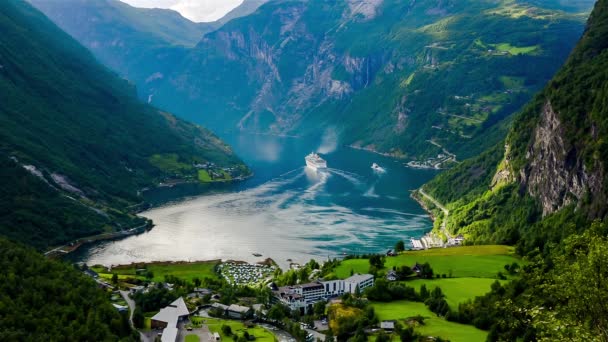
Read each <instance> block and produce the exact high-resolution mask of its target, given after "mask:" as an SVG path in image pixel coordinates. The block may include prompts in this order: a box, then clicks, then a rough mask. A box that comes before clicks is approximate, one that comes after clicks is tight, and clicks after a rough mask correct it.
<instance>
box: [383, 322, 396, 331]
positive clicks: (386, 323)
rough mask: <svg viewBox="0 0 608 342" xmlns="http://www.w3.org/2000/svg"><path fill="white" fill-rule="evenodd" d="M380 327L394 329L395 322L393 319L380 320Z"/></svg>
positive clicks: (387, 329) (388, 329)
mask: <svg viewBox="0 0 608 342" xmlns="http://www.w3.org/2000/svg"><path fill="white" fill-rule="evenodd" d="M380 329H382V330H386V331H393V330H395V322H394V321H382V322H380Z"/></svg>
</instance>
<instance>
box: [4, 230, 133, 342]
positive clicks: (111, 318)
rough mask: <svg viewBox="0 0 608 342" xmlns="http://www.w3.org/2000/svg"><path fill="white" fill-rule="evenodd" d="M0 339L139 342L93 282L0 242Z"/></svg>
mask: <svg viewBox="0 0 608 342" xmlns="http://www.w3.org/2000/svg"><path fill="white" fill-rule="evenodd" d="M0 267H2V273H1V274H0V304H2V305H0V340H2V341H33V340H39V341H65V340H71V341H90V340H92V339H94V340H96V341H139V335H138V334H137V332H135V331H134V330H132V329H131V327H130V326H129V320H128V316H127V315H128V313H125V314H120V313H118V311H117V310H116V308H114V307H113V306H112V304H110V302H109V300H108V298H107V297H106V294H105V293H104V292H103V291H100V290H99V289H98V286H97V284H96V283H95V282H94V281H93V280H92V279H91V278H85V277H84V276H83V275H82V273H81V272H79V271H77V270H75V269H74V267H73V266H70V265H67V264H62V263H59V262H56V261H52V260H48V259H46V258H44V257H43V256H41V255H39V254H38V253H36V251H34V250H33V249H31V248H27V247H23V246H21V245H18V244H15V243H12V242H9V241H7V240H6V239H4V238H1V237H0Z"/></svg>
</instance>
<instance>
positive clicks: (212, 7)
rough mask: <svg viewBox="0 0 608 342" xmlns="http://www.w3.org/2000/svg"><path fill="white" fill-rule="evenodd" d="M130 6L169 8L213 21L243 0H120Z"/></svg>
mask: <svg viewBox="0 0 608 342" xmlns="http://www.w3.org/2000/svg"><path fill="white" fill-rule="evenodd" d="M121 1H122V2H126V3H128V4H129V5H131V6H135V7H145V8H169V9H172V10H174V11H177V12H179V13H180V14H181V15H183V16H184V17H186V18H188V19H190V20H192V21H195V22H208V21H215V20H218V19H220V18H221V17H223V16H224V15H225V14H226V13H228V12H230V10H232V9H233V8H235V7H237V6H238V5H240V4H241V3H242V2H243V0H121Z"/></svg>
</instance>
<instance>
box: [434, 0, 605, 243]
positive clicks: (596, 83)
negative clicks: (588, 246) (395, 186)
mask: <svg viewBox="0 0 608 342" xmlns="http://www.w3.org/2000/svg"><path fill="white" fill-rule="evenodd" d="M607 6H608V3H607V2H606V1H598V3H597V4H596V6H595V9H594V11H593V13H592V15H591V17H590V19H589V23H588V25H587V28H586V30H585V33H584V35H583V37H582V38H581V40H580V42H579V43H578V45H577V47H576V48H575V49H574V51H573V52H572V54H571V55H570V57H569V59H568V61H567V62H566V64H565V65H564V67H563V68H562V69H561V70H560V71H559V72H558V73H557V74H556V75H555V77H554V78H553V80H551V81H550V82H549V84H548V85H547V86H546V87H545V88H544V89H543V91H541V92H540V93H539V94H538V95H537V96H536V97H535V98H534V100H533V101H531V103H529V104H528V105H527V106H526V107H525V108H524V109H523V111H522V112H521V113H519V114H518V115H517V118H516V119H515V121H514V124H513V128H512V129H511V131H510V133H509V135H508V136H507V139H506V142H505V143H503V144H500V145H501V146H497V147H495V148H494V149H493V150H491V151H489V152H488V153H486V154H484V155H482V156H481V157H477V158H475V159H473V160H470V161H467V162H464V163H462V164H461V165H459V166H458V167H456V168H455V169H453V170H450V171H448V172H445V173H443V174H441V175H439V176H438V177H436V178H435V179H434V180H433V181H431V182H430V183H428V184H426V185H425V186H424V189H425V190H426V191H427V192H428V193H430V194H432V195H433V196H435V197H436V198H437V199H438V200H439V201H440V202H443V203H448V204H447V206H448V207H449V208H450V209H451V211H450V215H449V220H448V224H447V226H448V228H449V229H450V230H452V231H453V232H463V233H466V234H469V237H470V241H474V242H496V241H501V242H507V243H516V242H519V243H520V245H521V246H522V248H523V249H522V250H531V249H533V248H534V247H541V248H544V246H545V245H547V244H548V243H551V242H559V241H561V240H562V239H563V238H565V237H566V236H568V235H570V234H572V233H576V232H580V231H582V230H583V229H585V228H586V227H587V226H588V225H589V222H590V220H593V219H604V218H605V217H606V213H607V212H608V204H607V203H608V202H607V200H606V199H607V192H608V175H607V174H606V161H608V142H607V140H606V139H607V137H608V102H607V101H608V100H607V99H608V50H607V48H608V7H607ZM503 145H504V146H503ZM505 147H506V148H505ZM463 184H464V185H467V186H462V185H463Z"/></svg>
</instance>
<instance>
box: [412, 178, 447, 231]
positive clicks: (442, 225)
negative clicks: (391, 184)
mask: <svg viewBox="0 0 608 342" xmlns="http://www.w3.org/2000/svg"><path fill="white" fill-rule="evenodd" d="M418 192H419V193H420V194H421V195H422V196H424V197H425V198H426V199H428V200H429V201H431V202H432V203H433V204H434V205H435V206H436V207H437V208H439V209H441V211H443V215H444V217H443V220H442V221H441V232H442V233H443V234H445V236H446V237H447V238H448V240H450V239H452V234H450V232H448V230H447V229H446V224H447V222H448V215H450V211H449V210H448V209H447V208H446V207H444V206H443V205H442V204H441V203H439V201H437V200H436V199H434V198H433V197H431V196H430V195H428V194H427V193H426V192H424V190H422V188H420V189H418Z"/></svg>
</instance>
